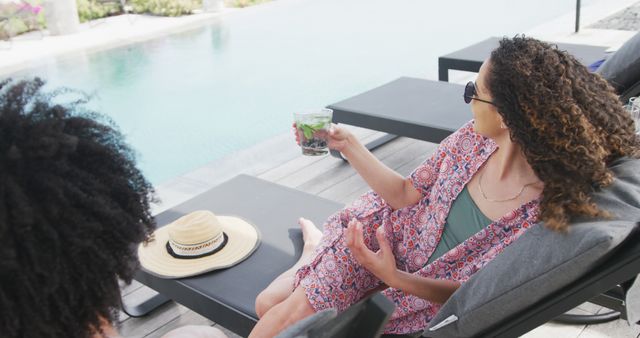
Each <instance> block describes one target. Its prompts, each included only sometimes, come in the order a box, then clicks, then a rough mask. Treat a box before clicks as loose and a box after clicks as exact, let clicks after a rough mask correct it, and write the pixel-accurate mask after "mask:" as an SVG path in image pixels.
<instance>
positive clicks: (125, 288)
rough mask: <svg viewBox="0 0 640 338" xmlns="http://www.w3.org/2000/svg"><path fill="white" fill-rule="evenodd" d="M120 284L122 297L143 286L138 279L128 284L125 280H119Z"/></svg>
mask: <svg viewBox="0 0 640 338" xmlns="http://www.w3.org/2000/svg"><path fill="white" fill-rule="evenodd" d="M118 284H120V295H121V296H122V297H124V296H126V295H128V294H130V293H132V292H133V291H136V290H138V289H139V288H141V287H142V286H143V285H142V284H141V283H140V282H138V281H136V280H132V281H131V284H129V285H127V284H125V283H124V282H123V281H121V280H118Z"/></svg>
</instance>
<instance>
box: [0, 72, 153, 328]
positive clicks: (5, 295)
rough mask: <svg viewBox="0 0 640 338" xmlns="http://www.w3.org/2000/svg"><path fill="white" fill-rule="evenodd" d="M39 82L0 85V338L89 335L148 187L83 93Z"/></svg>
mask: <svg viewBox="0 0 640 338" xmlns="http://www.w3.org/2000/svg"><path fill="white" fill-rule="evenodd" d="M43 86H44V81H42V80H40V79H38V78H36V79H30V80H22V81H14V80H11V79H8V80H4V81H2V82H1V83H0V241H1V243H2V244H0V257H2V258H1V259H0V307H1V308H2V316H1V317H0V332H1V333H0V335H2V336H3V337H65V338H68V337H90V336H92V335H93V334H96V333H101V332H102V331H101V329H100V326H101V322H102V321H104V320H107V321H110V322H114V321H115V319H116V316H117V310H116V309H118V308H119V306H120V288H119V285H118V278H120V279H122V280H124V281H125V282H130V281H131V279H132V276H133V273H134V271H135V269H136V267H137V244H138V243H141V242H143V241H145V240H148V239H149V237H150V236H151V233H152V231H153V229H154V226H155V224H154V221H153V217H152V215H151V213H150V209H149V206H150V203H151V202H153V201H154V199H153V188H152V186H151V185H150V184H149V183H148V182H147V181H146V180H145V178H144V177H143V175H142V174H141V172H140V171H139V170H138V169H137V168H136V166H135V158H134V154H133V152H132V151H131V149H130V148H129V147H128V146H127V145H126V144H125V143H124V141H123V137H122V135H121V133H120V132H119V131H118V130H117V128H116V127H115V126H114V125H113V123H112V122H110V120H108V119H107V118H106V117H104V116H100V115H99V114H97V113H93V112H91V111H89V110H87V109H85V108H84V107H85V106H86V105H85V103H86V101H87V97H86V96H84V95H83V96H81V98H80V99H75V101H73V102H69V103H55V102H57V101H63V98H65V97H67V96H68V95H67V94H70V93H76V92H73V91H71V90H55V91H51V92H45V90H44V89H43ZM77 94H81V93H77Z"/></svg>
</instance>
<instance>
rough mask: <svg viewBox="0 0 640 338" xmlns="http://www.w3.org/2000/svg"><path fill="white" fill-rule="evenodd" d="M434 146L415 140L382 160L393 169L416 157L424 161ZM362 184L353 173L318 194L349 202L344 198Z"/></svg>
mask: <svg viewBox="0 0 640 338" xmlns="http://www.w3.org/2000/svg"><path fill="white" fill-rule="evenodd" d="M435 148H436V145H434V144H433V143H428V142H422V141H419V142H415V143H412V144H410V145H409V146H407V147H405V148H404V149H403V150H402V151H401V152H394V153H393V154H391V155H389V156H387V157H385V158H384V159H383V160H382V162H383V163H384V164H385V165H386V166H387V167H389V168H391V169H394V170H395V169H396V168H399V167H401V166H402V165H404V164H405V163H407V162H411V161H413V160H415V159H418V160H419V161H420V162H422V161H424V159H425V158H427V156H429V155H430V154H431V152H433V150H435ZM362 186H367V184H366V182H365V181H364V180H363V179H362V177H361V176H360V175H358V174H357V173H354V174H353V175H351V176H349V177H347V178H345V179H344V180H342V181H340V182H337V183H336V184H334V185H332V186H331V187H328V188H327V189H325V190H323V191H321V192H320V193H319V194H318V195H319V196H321V197H325V198H328V199H331V200H335V201H339V202H342V203H350V202H351V201H350V200H346V198H345V197H347V196H349V195H350V194H352V193H354V192H355V191H358V190H359V189H361V187H362Z"/></svg>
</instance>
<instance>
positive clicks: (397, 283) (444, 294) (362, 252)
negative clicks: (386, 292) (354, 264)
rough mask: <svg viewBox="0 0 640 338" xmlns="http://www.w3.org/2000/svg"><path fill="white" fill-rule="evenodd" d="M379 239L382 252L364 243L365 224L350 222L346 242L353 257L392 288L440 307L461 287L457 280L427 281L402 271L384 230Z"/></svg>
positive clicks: (377, 235) (379, 230)
mask: <svg viewBox="0 0 640 338" xmlns="http://www.w3.org/2000/svg"><path fill="white" fill-rule="evenodd" d="M376 238H377V239H378V243H379V245H380V250H378V251H377V252H373V251H371V250H369V248H367V246H366V245H365V244H364V239H363V237H362V224H361V223H360V222H358V221H356V220H353V221H351V222H349V226H348V227H347V232H346V242H347V246H348V247H349V249H350V250H351V254H352V255H353V257H354V258H355V259H356V260H357V261H358V263H360V264H361V265H362V266H364V267H365V268H366V269H367V270H369V271H370V272H371V273H373V274H374V275H376V277H378V278H380V280H381V281H383V282H384V283H385V284H386V285H388V286H389V287H392V288H395V289H399V290H402V291H404V292H405V293H408V294H411V295H414V296H417V297H420V298H423V299H426V300H428V301H431V302H434V303H440V304H442V303H444V302H446V301H447V300H448V299H449V297H451V295H452V294H453V293H454V292H455V291H456V290H457V289H458V288H459V287H460V283H459V282H456V281H449V280H442V279H433V278H427V277H422V276H418V275H414V274H411V273H408V272H404V271H400V270H398V269H397V268H396V260H395V257H394V256H393V252H392V251H391V245H390V244H389V242H388V241H387V239H386V238H385V236H384V232H383V231H382V227H379V228H378V230H377V231H376Z"/></svg>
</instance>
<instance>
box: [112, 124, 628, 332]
mask: <svg viewBox="0 0 640 338" xmlns="http://www.w3.org/2000/svg"><path fill="white" fill-rule="evenodd" d="M353 131H354V133H355V134H356V135H357V136H358V138H359V139H361V140H363V141H366V140H368V139H371V138H375V137H377V136H379V135H380V133H378V132H373V131H370V130H366V129H360V128H354V129H353ZM435 147H436V144H433V143H428V142H423V141H418V140H414V139H409V138H398V139H396V140H394V141H392V142H389V143H387V144H385V145H383V146H381V147H379V148H378V149H376V150H374V151H373V153H374V154H375V155H376V156H377V157H378V158H379V159H380V160H381V161H382V162H383V163H384V164H386V165H387V166H389V167H390V168H393V169H394V170H396V171H397V172H399V173H400V174H402V175H408V174H409V173H410V172H411V171H412V170H413V169H414V168H415V167H417V166H418V165H419V164H420V163H421V162H422V161H423V160H424V159H425V158H426V157H427V156H428V155H430V154H431V153H432V152H433V151H434V150H435ZM273 151H278V150H277V149H273ZM254 174H255V176H258V177H260V178H262V179H265V180H268V181H271V182H275V183H278V184H281V185H284V186H288V187H292V188H295V189H299V190H302V191H306V192H308V193H312V194H315V195H318V196H322V197H325V198H328V199H331V200H335V201H339V202H341V203H345V204H346V203H349V202H350V201H352V200H353V199H355V198H356V197H357V196H358V195H360V194H362V193H364V192H365V191H367V190H368V186H367V185H366V184H365V182H364V181H363V180H362V179H361V178H360V177H359V176H358V175H357V174H356V172H355V171H354V170H353V169H352V168H351V167H350V166H349V165H348V164H347V163H346V162H344V161H341V160H338V159H336V158H333V157H331V156H326V157H305V156H296V157H295V158H293V159H292V160H288V161H285V162H283V163H281V164H279V165H276V166H274V167H271V168H267V169H261V170H260V171H258V172H254ZM300 216H304V215H300ZM292 226H295V225H292ZM122 290H123V299H124V301H125V302H132V303H137V302H138V299H144V298H145V297H148V295H149V294H150V293H153V291H152V290H150V289H149V288H147V287H144V286H142V285H140V284H139V283H137V282H135V281H134V283H133V284H132V285H130V286H126V287H123V289H122ZM605 310H606V309H605ZM574 311H576V312H577V313H591V314H595V313H598V312H599V311H603V309H602V308H601V307H599V306H596V305H593V304H590V303H585V304H583V305H582V306H580V307H579V308H577V309H576V310H574ZM184 325H216V324H215V323H213V322H212V321H210V320H208V319H206V318H204V317H202V316H200V315H199V314H197V313H195V312H193V311H191V310H189V309H187V308H186V307H184V306H182V305H179V304H177V303H174V302H170V303H167V304H165V305H163V306H162V307H160V308H158V309H156V310H155V311H153V312H152V313H151V314H149V315H148V316H146V317H143V318H130V317H128V316H127V315H125V314H124V313H121V318H120V327H119V330H120V333H121V334H122V336H123V337H161V336H162V335H163V334H165V333H166V332H168V331H170V330H172V329H174V328H177V327H180V326H184ZM216 327H219V328H221V329H222V330H225V329H224V328H222V327H220V326H216ZM225 332H227V334H228V335H229V337H238V336H237V335H235V334H233V333H231V332H228V331H226V330H225ZM639 333H640V328H639V327H638V326H636V327H634V328H630V327H629V326H628V325H627V323H626V321H622V320H618V321H614V322H611V323H607V324H600V325H590V326H584V325H582V326H580V325H577V326H569V325H558V324H546V325H544V326H541V327H539V328H537V329H536V330H534V331H532V332H530V333H528V334H527V335H525V337H528V338H532V337H570V338H592V337H620V338H622V337H629V338H632V337H634V338H635V337H637V336H638V334H639Z"/></svg>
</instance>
